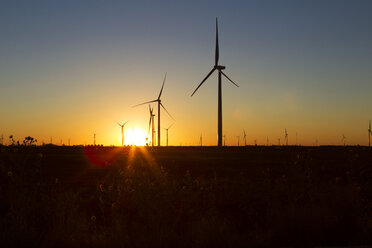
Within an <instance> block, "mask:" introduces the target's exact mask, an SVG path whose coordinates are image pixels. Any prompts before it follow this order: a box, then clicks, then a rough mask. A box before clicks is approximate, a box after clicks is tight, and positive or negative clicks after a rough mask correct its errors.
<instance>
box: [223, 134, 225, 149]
mask: <svg viewBox="0 0 372 248" xmlns="http://www.w3.org/2000/svg"><path fill="white" fill-rule="evenodd" d="M223 146H226V134H225V135H223Z"/></svg>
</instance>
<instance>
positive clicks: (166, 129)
mask: <svg viewBox="0 0 372 248" xmlns="http://www.w3.org/2000/svg"><path fill="white" fill-rule="evenodd" d="M173 124H174V123H172V125H170V126H169V127H168V128H164V129H165V131H166V132H167V146H168V130H169V129H170V128H171V127H172V126H173Z"/></svg>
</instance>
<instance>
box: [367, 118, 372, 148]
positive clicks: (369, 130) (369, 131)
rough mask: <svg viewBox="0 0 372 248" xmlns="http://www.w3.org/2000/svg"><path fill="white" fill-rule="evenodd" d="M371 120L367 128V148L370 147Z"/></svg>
mask: <svg viewBox="0 0 372 248" xmlns="http://www.w3.org/2000/svg"><path fill="white" fill-rule="evenodd" d="M371 132H372V130H371V120H369V128H368V146H371Z"/></svg>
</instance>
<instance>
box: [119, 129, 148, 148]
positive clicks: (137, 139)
mask: <svg viewBox="0 0 372 248" xmlns="http://www.w3.org/2000/svg"><path fill="white" fill-rule="evenodd" d="M124 135H125V145H135V146H145V145H146V138H147V135H146V131H144V130H143V129H141V128H138V127H134V128H128V129H127V130H125V134H124ZM120 139H121V138H120Z"/></svg>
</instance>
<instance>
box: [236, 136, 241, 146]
mask: <svg viewBox="0 0 372 248" xmlns="http://www.w3.org/2000/svg"><path fill="white" fill-rule="evenodd" d="M236 137H237V138H238V146H239V140H240V136H236Z"/></svg>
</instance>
